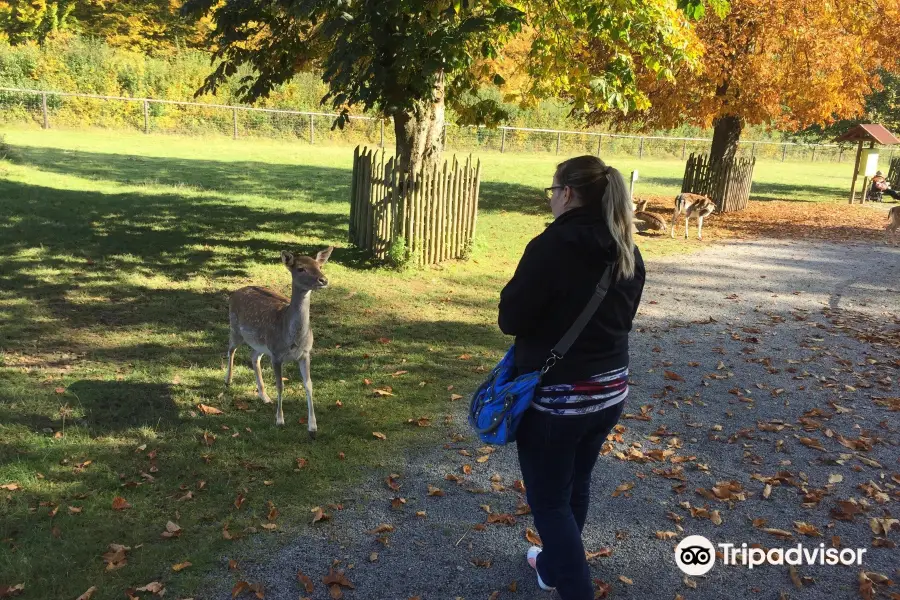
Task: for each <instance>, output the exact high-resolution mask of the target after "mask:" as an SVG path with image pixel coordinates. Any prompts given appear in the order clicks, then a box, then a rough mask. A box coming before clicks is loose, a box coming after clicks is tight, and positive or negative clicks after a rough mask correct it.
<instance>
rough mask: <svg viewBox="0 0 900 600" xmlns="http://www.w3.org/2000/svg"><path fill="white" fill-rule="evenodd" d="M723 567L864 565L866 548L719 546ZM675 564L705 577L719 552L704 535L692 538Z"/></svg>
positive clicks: (679, 549)
mask: <svg viewBox="0 0 900 600" xmlns="http://www.w3.org/2000/svg"><path fill="white" fill-rule="evenodd" d="M716 546H718V548H719V558H720V559H721V560H722V564H723V565H727V566H732V565H740V566H744V567H747V568H749V569H752V568H754V567H758V566H760V565H766V564H768V565H829V566H835V565H845V566H850V565H857V566H859V565H861V564H862V559H863V555H864V554H865V553H866V551H867V549H866V548H844V549H842V550H839V549H837V548H826V547H825V544H819V546H818V547H812V548H809V547H806V546H804V545H803V544H797V545H796V546H794V547H792V548H787V549H785V548H770V549H769V550H765V549H763V548H748V547H747V544H746V543H744V544H741V545H740V547H738V546H736V545H735V544H728V543H725V544H716ZM675 563H676V564H677V565H678V568H679V569H681V570H682V572H684V573H685V574H687V575H691V576H699V575H705V574H706V573H708V572H709V571H710V569H712V568H713V565H714V564H715V563H716V548H715V546H713V543H712V542H710V541H709V540H708V539H706V538H705V537H703V536H702V535H690V536H688V537H686V538H684V539H683V540H681V542H680V543H679V544H678V546H676V547H675Z"/></svg>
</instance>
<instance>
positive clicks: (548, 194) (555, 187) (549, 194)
mask: <svg viewBox="0 0 900 600" xmlns="http://www.w3.org/2000/svg"><path fill="white" fill-rule="evenodd" d="M565 187H566V186H564V185H551V186H550V187H546V188H544V196H546V197H547V200H550V199H551V198H552V197H553V190H561V189H563V188H565Z"/></svg>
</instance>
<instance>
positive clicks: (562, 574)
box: [516, 402, 625, 600]
mask: <svg viewBox="0 0 900 600" xmlns="http://www.w3.org/2000/svg"><path fill="white" fill-rule="evenodd" d="M624 405H625V403H624V402H619V403H618V404H616V405H614V406H610V407H609V408H606V409H603V410H601V411H599V412H597V413H593V414H589V415H580V416H572V417H562V416H555V415H550V414H547V413H542V412H539V411H537V410H535V409H533V408H531V409H529V410H528V411H526V413H525V415H524V416H523V417H522V422H521V423H520V424H519V428H518V430H517V431H516V446H517V447H518V451H519V466H520V467H521V468H522V479H523V481H524V482H525V491H526V495H527V496H528V505H529V506H531V512H532V514H533V515H534V525H535V527H536V528H537V531H538V535H540V536H541V540H542V541H543V542H544V550H543V552H541V553H540V554H539V555H538V561H537V569H538V574H539V575H540V576H541V579H542V580H543V581H544V583H545V584H547V585H549V586H552V587H555V588H556V591H557V592H558V593H559V596H560V598H562V600H592V599H593V597H594V591H593V586H592V584H591V573H590V569H589V567H588V564H587V560H586V559H585V556H584V545H583V544H582V542H581V531H582V530H583V529H584V521H585V519H586V518H587V512H588V504H589V503H590V489H591V471H592V470H593V469H594V464H595V463H596V462H597V457H598V455H599V452H600V447H601V446H602V445H603V442H605V441H606V436H607V435H609V433H610V431H612V428H613V427H615V425H616V423H617V422H618V421H619V417H620V416H621V414H622V409H623V407H624Z"/></svg>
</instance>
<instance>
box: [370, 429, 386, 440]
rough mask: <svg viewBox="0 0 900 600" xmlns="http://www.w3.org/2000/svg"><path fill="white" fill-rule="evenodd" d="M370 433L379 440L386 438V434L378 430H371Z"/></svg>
mask: <svg viewBox="0 0 900 600" xmlns="http://www.w3.org/2000/svg"><path fill="white" fill-rule="evenodd" d="M372 435H373V436H375V437H376V438H378V439H379V440H386V439H387V436H386V435H384V434H383V433H380V432H378V431H373V432H372Z"/></svg>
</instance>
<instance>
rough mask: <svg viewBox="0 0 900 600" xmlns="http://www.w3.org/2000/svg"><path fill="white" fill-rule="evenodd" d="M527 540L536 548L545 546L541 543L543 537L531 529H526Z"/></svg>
mask: <svg viewBox="0 0 900 600" xmlns="http://www.w3.org/2000/svg"><path fill="white" fill-rule="evenodd" d="M525 539H526V540H528V542H529V543H531V544H533V545H535V546H543V545H544V542H542V541H541V536H539V535H538V534H537V533H535V532H534V531H533V530H532V529H531V528H530V527H529V528H526V529H525Z"/></svg>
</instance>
